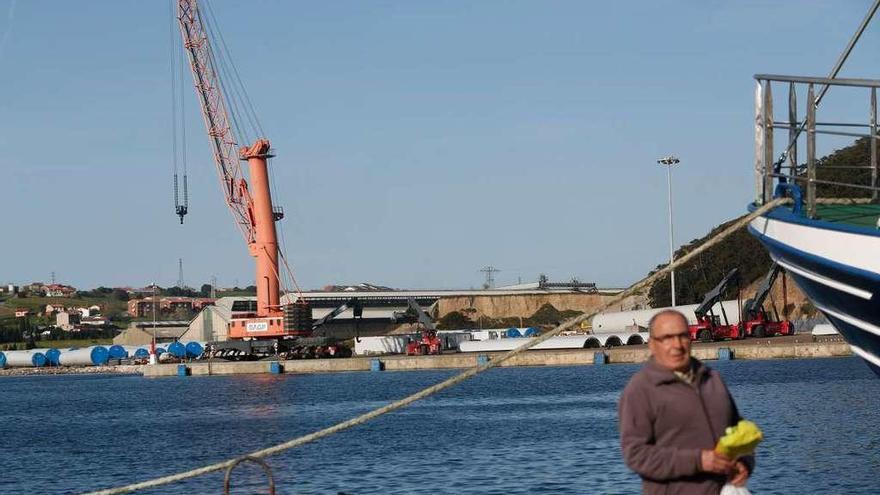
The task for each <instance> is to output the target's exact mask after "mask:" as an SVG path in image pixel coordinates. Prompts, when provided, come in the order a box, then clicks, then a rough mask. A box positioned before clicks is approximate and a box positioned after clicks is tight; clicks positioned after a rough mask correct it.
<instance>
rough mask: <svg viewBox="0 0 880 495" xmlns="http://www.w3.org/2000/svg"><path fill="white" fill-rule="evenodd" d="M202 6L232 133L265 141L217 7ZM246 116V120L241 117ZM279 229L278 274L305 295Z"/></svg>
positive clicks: (272, 184)
mask: <svg viewBox="0 0 880 495" xmlns="http://www.w3.org/2000/svg"><path fill="white" fill-rule="evenodd" d="M200 3H201V4H202V5H204V6H205V9H204V11H206V12H207V15H200V17H201V20H202V22H203V25H204V26H205V34H206V35H207V36H208V38H209V40H208V45H209V46H210V47H211V48H212V49H211V52H210V53H211V58H212V62H213V65H214V67H216V69H217V74H216V76H217V81H218V83H219V84H220V86H221V89H222V91H221V93H222V94H223V95H224V97H225V99H226V102H227V105H226V109H227V113H228V115H229V119H230V121H231V124H232V129H231V131H232V134H233V137H234V139H235V141H236V142H237V143H238V144H239V145H241V144H242V143H250V142H254V141H256V140H257V139H259V138H265V137H266V133H265V132H264V131H263V126H262V124H261V123H260V119H259V118H258V117H257V112H256V109H255V108H254V105H253V102H252V101H251V98H250V95H248V92H247V89H246V88H245V85H244V83H243V82H242V80H241V75H240V74H239V72H238V68H237V67H236V65H235V63H234V62H233V57H232V54H231V52H230V50H229V47H228V45H227V44H226V39H225V38H224V37H223V32H222V31H221V30H220V28H219V23H218V22H217V17H216V15H215V14H214V8H213V7H212V6H211V2H209V1H208V0H202V1H201V2H200ZM200 12H202V11H201V10H200ZM242 115H243V117H244V118H243V119H242V118H241V116H242ZM271 154H272V151H271V150H270V157H269V158H267V160H266V166H267V168H268V170H269V193H270V195H271V197H272V198H278V194H277V186H276V184H277V182H278V181H277V180H276V177H275V168H274V167H273V163H272V159H271ZM278 230H279V234H280V236H279V237H280V241H281V242H280V243H279V246H278V253H279V256H280V258H281V259H282V261H283V262H284V267H285V270H279V271H280V272H281V273H279V274H277V275H278V278H279V280H280V281H281V285H282V286H283V287H284V289H285V290H286V291H287V292H290V290H289V288H290V287H291V286H292V287H293V288H294V289H295V290H296V292H297V293H298V294H299V295H300V296H302V289H301V288H300V287H299V284H298V283H297V281H296V278H295V277H294V275H293V269H292V268H291V266H290V265H289V264H288V262H287V257H286V256H285V255H284V253H285V252H286V250H287V245H286V244H287V242H286V238H285V235H284V228H283V225H282V224H280V223H279V224H278Z"/></svg>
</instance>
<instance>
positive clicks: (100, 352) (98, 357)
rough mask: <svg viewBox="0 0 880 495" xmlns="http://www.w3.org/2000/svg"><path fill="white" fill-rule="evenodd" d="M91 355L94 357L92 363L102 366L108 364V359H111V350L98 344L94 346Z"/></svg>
mask: <svg viewBox="0 0 880 495" xmlns="http://www.w3.org/2000/svg"><path fill="white" fill-rule="evenodd" d="M89 356H90V357H91V358H92V364H94V365H95V366H101V365H103V364H107V361H109V360H110V351H108V350H107V348H106V347H104V346H102V345H96V346H94V347H92V352H91V353H90V354H89Z"/></svg>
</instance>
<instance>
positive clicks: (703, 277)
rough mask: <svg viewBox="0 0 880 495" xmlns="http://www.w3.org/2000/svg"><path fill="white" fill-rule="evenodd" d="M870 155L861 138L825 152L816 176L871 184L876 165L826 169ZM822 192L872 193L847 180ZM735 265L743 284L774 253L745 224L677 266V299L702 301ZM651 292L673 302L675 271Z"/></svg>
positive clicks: (655, 299) (661, 302)
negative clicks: (871, 166) (687, 261)
mask: <svg viewBox="0 0 880 495" xmlns="http://www.w3.org/2000/svg"><path fill="white" fill-rule="evenodd" d="M870 159H871V150H870V147H869V143H868V139H867V138H864V139H859V140H857V141H856V142H855V143H854V144H852V145H851V146H847V147H846V148H843V149H840V150H836V151H835V152H833V153H831V154H830V155H828V156H825V157H823V158H820V159H819V160H818V168H817V172H816V176H817V178H819V179H821V180H831V181H839V182H849V183H855V184H862V185H868V184H870V180H871V171H870V170H867V169H831V168H825V169H823V168H822V167H838V166H844V165H845V166H865V167H867V166H869V165H870V163H871V162H870ZM816 194H817V196H818V197H825V198H859V197H866V196H868V195H870V192H869V191H865V190H862V189H854V188H851V187H845V186H832V185H822V184H820V185H819V186H818V187H817V189H816ZM740 218H742V217H740ZM736 220H738V218H737V219H733V220H730V221H728V222H725V223H723V224H721V225H719V226H717V227H715V228H714V229H712V231H711V232H710V233H709V234H708V235H706V236H704V237H702V238H700V239H694V240H693V241H691V242H689V243H688V244H686V245H684V246H682V247H680V248H679V249H678V250H677V251H676V252H675V258H676V259H678V258H681V257H682V256H684V255H685V254H687V253H689V252H690V251H693V250H694V249H696V248H697V247H699V246H701V245H703V243H705V242H706V241H708V240H709V239H711V238H712V237H714V236H715V235H716V234H717V233H719V232H721V231H722V230H724V229H725V228H726V227H727V226H728V225H730V224H731V223H733V222H735V221H736ZM665 266H666V265H665V264H663V265H659V266H657V268H655V269H654V270H653V271H652V272H651V273H654V272H656V271H657V270H659V269H661V268H663V267H665ZM732 268H738V269H739V274H740V281H741V284H742V285H743V286H745V285H748V284H749V283H752V282H754V281H755V280H757V279H758V278H760V277H762V276H763V275H764V274H765V273H767V270H769V269H770V257H769V255H768V254H767V250H766V249H765V248H764V246H763V245H762V244H761V243H760V242H758V240H757V239H755V238H754V237H752V236H751V235H750V234H749V233H748V231H747V230H746V229H745V228H743V229H740V230H739V231H737V232H736V233H735V234H733V235H731V236H730V237H728V238H727V239H726V240H725V241H723V242H721V243H720V244H718V245H716V246H714V247H712V248H709V249H708V250H707V251H706V252H704V253H703V254H702V255H700V256H698V257H697V258H696V259H695V260H693V261H691V262H689V263H687V264H686V265H684V266H683V267H681V268H679V269H677V270H676V271H675V298H676V301H675V302H676V304H697V303H699V302H700V301H701V300H702V298H703V294H705V293H706V292H707V291H709V290H710V289H712V288H713V287H714V286H715V285H716V284H717V283H718V282H719V281H720V280H721V279H722V278H723V277H724V275H726V274H727V272H729V271H730V270H731V269H732ZM730 296H732V294H730ZM648 298H649V300H650V304H651V306H653V307H655V308H656V307H663V306H669V305H670V304H671V298H670V289H669V275H666V276H665V277H663V278H661V279H660V280H658V281H657V282H656V283H654V285H652V286H651V289H650V291H649V292H648Z"/></svg>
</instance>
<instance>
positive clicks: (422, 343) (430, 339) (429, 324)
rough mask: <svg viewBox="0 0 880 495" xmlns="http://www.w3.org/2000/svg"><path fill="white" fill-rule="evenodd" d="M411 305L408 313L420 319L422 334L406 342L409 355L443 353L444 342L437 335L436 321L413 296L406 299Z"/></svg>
mask: <svg viewBox="0 0 880 495" xmlns="http://www.w3.org/2000/svg"><path fill="white" fill-rule="evenodd" d="M406 302H407V304H408V305H409V309H407V313H408V314H409V315H414V316H415V318H416V319H417V321H418V324H419V328H420V336H419V338H418V339H410V341H409V342H408V343H407V344H406V355H407V356H427V355H436V354H442V353H443V344H442V342H441V341H440V337H438V336H437V329H436V328H435V327H434V321H433V320H432V319H431V317H430V316H428V314H427V313H425V312H424V311H423V310H422V308H421V306H419V303H417V302H416V300H415V299H414V298H412V297H408V298H407V300H406Z"/></svg>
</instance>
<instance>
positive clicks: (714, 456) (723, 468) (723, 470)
mask: <svg viewBox="0 0 880 495" xmlns="http://www.w3.org/2000/svg"><path fill="white" fill-rule="evenodd" d="M700 467H701V468H702V469H703V471H705V472H707V473H717V474H730V473H731V472H733V470H734V467H733V461H731V460H730V459H728V458H727V456H725V455H723V454H719V453H718V452H715V451H714V450H704V451H702V452H701V453H700ZM743 467H745V465H743ZM746 473H748V471H746ZM746 476H748V474H746Z"/></svg>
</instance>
